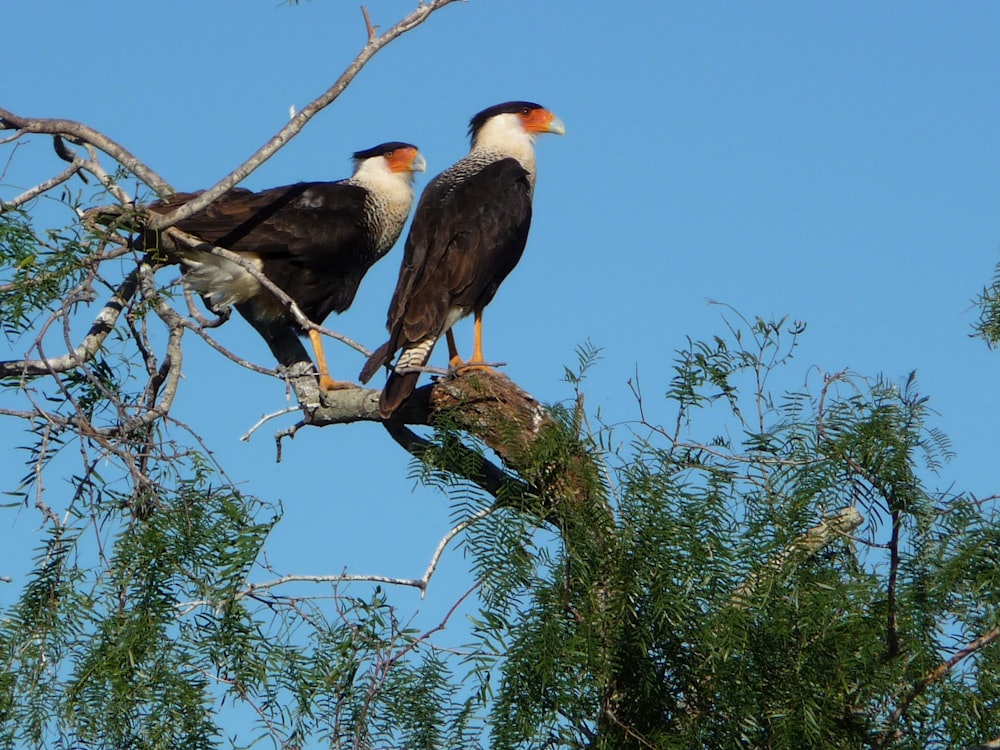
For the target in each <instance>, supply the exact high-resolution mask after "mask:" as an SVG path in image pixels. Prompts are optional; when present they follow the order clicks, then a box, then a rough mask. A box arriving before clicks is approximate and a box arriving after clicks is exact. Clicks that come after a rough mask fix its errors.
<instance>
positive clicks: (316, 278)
mask: <svg viewBox="0 0 1000 750" xmlns="http://www.w3.org/2000/svg"><path fill="white" fill-rule="evenodd" d="M196 195H198V193H185V194H178V195H175V196H173V197H171V199H170V200H169V201H168V202H162V203H155V204H153V205H152V206H150V209H151V210H153V211H156V212H158V213H164V212H165V211H166V210H169V209H172V208H174V207H176V206H177V205H180V204H182V203H184V202H186V201H188V200H190V199H191V198H192V197H194V196H196ZM367 195H368V193H367V191H366V190H365V189H364V188H361V187H358V186H356V185H348V184H344V183H340V182H303V183H298V184H296V185H286V186H283V187H277V188H271V189H269V190H262V191H260V192H256V193H255V192H251V191H249V190H244V189H242V188H234V189H233V190H230V191H229V192H227V193H226V194H225V195H223V196H221V197H220V198H219V199H218V200H217V201H215V202H213V203H212V204H210V205H209V206H208V207H206V208H205V209H203V210H202V211H199V212H198V213H196V214H195V215H194V216H191V217H189V218H187V219H184V220H182V221H180V222H178V224H177V226H178V228H180V229H182V230H184V231H185V232H189V233H190V234H193V235H195V236H197V237H200V238H202V239H204V240H205V241H206V242H209V243H211V244H213V245H217V246H219V247H224V248H226V249H228V250H232V251H233V252H237V253H241V254H244V255H247V256H249V257H255V258H260V259H261V260H262V261H263V269H262V270H263V272H264V274H265V275H266V276H267V277H268V278H269V279H271V280H272V281H273V282H274V283H275V284H277V285H278V286H279V287H281V288H282V289H283V290H285V292H286V293H288V295H289V296H291V297H292V298H293V299H295V301H296V302H297V303H298V304H299V306H300V307H301V308H302V311H303V312H304V313H305V314H306V315H307V316H308V317H309V318H310V319H311V320H314V321H317V322H322V320H323V319H324V318H326V316H327V315H328V314H329V313H330V312H332V311H337V312H342V311H343V310H345V309H347V307H348V306H349V305H350V304H351V302H352V301H353V299H354V295H355V293H356V292H357V289H358V285H359V284H360V283H361V279H362V277H363V276H364V275H365V273H366V272H367V270H368V269H369V268H370V267H371V265H372V264H373V263H374V262H375V261H376V260H378V257H377V255H376V252H375V241H374V238H373V236H372V233H371V232H370V231H368V227H367V225H366V222H365V200H366V198H367Z"/></svg>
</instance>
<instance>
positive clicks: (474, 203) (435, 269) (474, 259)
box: [360, 101, 566, 419]
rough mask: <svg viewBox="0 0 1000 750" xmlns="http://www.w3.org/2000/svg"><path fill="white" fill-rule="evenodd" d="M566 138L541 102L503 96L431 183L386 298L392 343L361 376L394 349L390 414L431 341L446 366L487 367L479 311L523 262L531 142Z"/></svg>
mask: <svg viewBox="0 0 1000 750" xmlns="http://www.w3.org/2000/svg"><path fill="white" fill-rule="evenodd" d="M542 133H555V134H557V135H564V134H565V133H566V126H565V125H564V124H563V121H562V120H561V119H559V117H557V116H556V115H555V114H554V113H552V112H550V111H549V110H548V109H546V108H544V107H543V106H541V105H540V104H535V103H534V102H527V101H510V102H504V103H503V104H497V105H494V106H492V107H488V108H487V109H484V110H483V111H481V112H479V113H478V114H476V115H474V116H473V117H472V119H471V120H470V122H469V136H470V138H471V142H472V143H471V149H470V150H469V153H468V154H467V155H466V156H464V157H463V158H461V159H460V160H459V161H457V162H456V163H455V164H453V165H452V166H451V167H449V168H448V169H446V170H445V171H444V172H442V173H441V174H439V175H437V176H436V177H434V178H433V179H431V180H430V181H429V182H428V183H427V186H426V187H425V188H424V191H423V193H422V194H421V196H420V201H419V202H418V203H417V208H416V211H415V212H414V215H413V222H412V224H411V226H410V231H409V234H408V235H407V238H406V243H405V245H404V249H403V261H402V265H401V267H400V270H399V278H398V280H397V283H396V289H395V291H394V293H393V296H392V301H391V302H390V304H389V312H388V315H387V320H386V328H387V329H388V331H389V340H388V341H387V342H385V343H384V344H383V345H382V346H380V347H379V348H378V349H376V350H375V352H374V353H373V354H372V355H371V357H369V359H368V361H367V362H366V363H365V366H364V368H363V369H362V371H361V374H360V380H361V382H362V383H366V382H368V380H370V379H371V377H372V376H373V375H374V374H375V371H377V370H378V369H379V368H380V367H383V366H388V364H389V363H390V361H391V360H392V358H393V356H395V354H396V352H397V351H400V350H401V353H400V355H399V358H398V359H397V361H396V365H395V367H394V368H392V369H391V370H390V372H389V376H388V378H387V380H386V384H385V387H384V388H383V389H382V394H381V395H380V397H379V414H380V415H381V417H382V418H383V419H388V418H390V417H391V416H392V415H393V414H394V413H395V412H396V411H397V410H398V409H399V407H400V406H401V405H402V404H403V402H404V401H405V400H406V399H407V398H408V397H409V395H410V394H411V393H412V392H413V390H414V389H415V388H416V383H417V380H418V379H419V377H420V371H419V370H415V369H413V368H420V367H423V366H425V365H426V364H427V361H428V359H429V358H430V355H431V351H432V350H433V348H434V344H435V343H436V342H437V340H438V339H439V338H440V337H441V336H442V335H445V336H446V337H447V341H448V353H449V364H450V366H451V367H452V368H453V369H463V368H467V367H473V368H481V369H488V368H487V367H486V366H485V364H484V363H485V359H484V358H483V342H482V326H483V308H485V307H486V306H487V305H488V304H489V303H490V301H491V300H492V299H493V296H494V295H495V294H496V292H497V289H498V288H499V287H500V284H501V282H502V281H503V280H504V279H505V278H506V277H507V275H508V274H509V273H510V272H511V271H512V270H513V269H514V266H515V265H517V262H518V261H519V260H520V259H521V254H522V253H523V252H524V247H525V244H526V243H527V240H528V230H529V228H530V226H531V201H532V195H533V192H534V187H535V175H536V170H535V148H534V144H535V139H536V138H537V137H538V136H539V135H541V134H542ZM470 313H471V314H473V315H474V317H475V325H474V329H473V330H474V334H473V336H474V338H473V351H472V358H471V359H470V360H469V361H468V362H463V361H462V359H461V358H460V357H459V355H458V351H457V349H456V346H455V339H454V336H453V334H452V332H451V328H452V326H453V325H454V324H455V323H456V322H458V321H459V320H460V319H462V318H464V317H466V316H467V315H469V314H470Z"/></svg>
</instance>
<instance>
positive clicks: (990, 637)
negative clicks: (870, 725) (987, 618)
mask: <svg viewBox="0 0 1000 750" xmlns="http://www.w3.org/2000/svg"><path fill="white" fill-rule="evenodd" d="M998 638H1000V626H998V627H995V628H993V629H992V630H990V631H989V632H988V633H985V634H983V635H981V636H979V637H978V638H976V639H975V640H974V641H972V642H971V643H969V644H968V645H966V646H964V647H963V648H960V649H959V650H958V651H956V652H955V653H954V654H953V655H952V656H951V658H949V659H947V660H946V661H944V662H942V663H941V664H939V665H938V666H937V667H935V668H934V669H933V670H931V671H930V672H929V673H928V674H927V675H926V676H924V678H923V679H922V680H920V682H918V683H917V684H916V685H914V686H913V688H911V689H910V692H908V693H907V694H906V695H905V696H904V697H903V699H902V700H901V701H900V702H899V705H898V706H896V709H895V710H894V711H893V712H892V714H891V715H890V716H889V719H888V721H887V722H886V723H887V724H888V725H889V726H890V727H891V726H892V725H894V724H896V722H898V721H899V720H900V719H901V718H903V716H904V715H905V714H906V712H907V711H908V710H909V708H910V706H911V705H912V704H913V701H915V700H916V699H917V698H918V697H919V696H920V695H921V694H922V693H923V692H924V691H925V690H926V689H927V688H928V687H929V686H930V685H932V684H934V683H935V682H937V681H938V680H940V679H941V678H942V677H944V676H945V675H946V674H948V672H950V671H951V670H952V669H953V668H954V667H955V666H956V665H957V664H959V663H961V662H962V661H964V660H965V659H967V658H969V657H970V656H972V655H973V654H975V653H977V652H979V651H982V650H983V649H984V648H986V647H987V646H989V645H990V644H991V643H993V642H994V641H996V640H997V639H998ZM896 739H898V732H897V731H896V730H890V731H887V732H886V733H885V734H883V735H882V737H881V738H880V739H879V742H878V744H877V745H875V747H877V748H882V747H888V746H889V744H890V743H892V742H893V741H895V740H896Z"/></svg>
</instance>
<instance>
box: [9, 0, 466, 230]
mask: <svg viewBox="0 0 1000 750" xmlns="http://www.w3.org/2000/svg"><path fill="white" fill-rule="evenodd" d="M453 2H456V0H432V1H431V2H427V3H421V4H420V5H419V6H418V7H417V9H416V10H414V11H413V12H412V13H410V14H409V15H408V16H406V17H405V18H404V19H403V20H401V21H399V22H398V23H397V24H396V25H395V26H393V27H392V28H391V29H389V30H388V31H386V32H385V33H384V34H382V35H381V36H369V39H368V42H367V43H366V44H365V46H364V47H363V48H362V50H361V52H359V53H358V55H357V57H355V58H354V61H353V62H351V64H350V65H348V66H347V69H346V70H345V71H344V72H343V73H342V74H341V76H340V78H338V79H337V81H336V82H335V83H334V84H333V85H332V86H331V87H330V88H328V89H327V90H326V91H324V92H323V93H322V94H320V96H318V97H316V99H314V100H313V101H311V102H310V103H309V104H307V105H306V106H305V107H303V108H302V109H301V110H300V111H299V113H298V114H296V115H295V116H294V117H293V118H292V119H291V120H290V121H289V122H288V124H287V125H285V127H283V128H282V129H281V130H279V131H278V132H277V133H276V134H275V135H274V136H273V137H272V138H271V139H270V140H269V141H268V142H267V143H265V144H264V145H263V146H261V147H260V148H259V149H258V150H257V151H256V152H255V153H254V154H252V155H251V156H250V158H248V159H247V160H246V161H245V162H243V164H241V165H240V166H239V167H237V168H236V169H235V170H233V171H232V172H230V173H229V174H228V175H227V176H226V177H224V178H222V179H221V180H219V182H217V183H216V184H215V185H213V186H212V187H210V188H209V189H208V190H206V191H204V192H203V193H201V194H199V195H198V196H197V197H196V198H194V199H193V200H190V201H188V202H187V203H185V204H184V205H183V206H180V207H178V208H176V209H174V210H173V211H171V212H170V213H168V214H163V215H161V216H158V217H154V218H153V221H152V222H151V226H153V227H155V228H157V229H163V228H166V227H169V226H173V225H174V224H176V223H177V222H179V221H182V220H183V219H186V218H188V217H189V216H192V215H193V214H196V213H198V212H199V211H201V210H202V209H203V208H205V207H206V206H207V205H209V204H210V203H211V202H212V201H214V200H215V199H216V198H218V197H219V196H220V195H222V194H223V193H225V192H227V191H228V190H229V189H230V188H232V187H234V186H236V185H238V184H239V183H240V182H242V181H243V180H245V179H246V178H247V176H248V175H249V174H251V173H252V172H253V171H254V170H255V169H257V167H259V166H260V165H261V164H263V163H264V162H265V161H267V160H268V159H270V158H271V157H272V156H274V154H276V153H277V152H278V150H279V149H281V148H282V147H283V146H284V145H285V144H286V143H287V142H288V141H289V140H290V139H292V138H293V137H294V136H295V135H297V134H298V133H299V131H300V130H302V128H304V127H305V125H306V123H308V122H309V120H311V119H312V118H313V117H314V116H315V115H316V114H318V113H319V112H321V111H322V110H323V109H325V108H326V107H328V106H329V105H330V104H332V103H333V102H334V101H336V100H337V98H338V97H339V96H340V95H341V94H342V93H343V92H344V90H345V89H346V88H347V87H348V86H349V85H350V83H351V82H352V81H353V80H354V78H355V77H356V76H357V75H358V73H360V72H361V69H362V68H364V66H365V65H366V64H367V63H368V61H369V60H370V59H371V58H372V57H373V56H374V55H375V54H376V53H377V52H378V51H379V50H381V49H382V48H383V47H385V46H386V45H387V44H389V43H390V42H391V41H393V40H394V39H396V38H397V37H399V36H401V35H403V34H405V33H406V32H407V31H410V30H411V29H414V28H416V27H417V26H419V25H420V24H422V23H423V22H424V21H426V20H427V19H428V18H429V17H430V15H431V14H432V13H434V12H435V11H437V10H440V9H441V8H443V7H444V6H446V5H450V4H451V3H453ZM0 115H2V110H0Z"/></svg>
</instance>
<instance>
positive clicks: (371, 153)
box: [144, 142, 426, 390]
mask: <svg viewBox="0 0 1000 750" xmlns="http://www.w3.org/2000/svg"><path fill="white" fill-rule="evenodd" d="M425 169H426V162H425V161H424V157H423V156H421V154H420V152H419V151H417V148H416V146H413V145H411V144H409V143H400V142H391V143H383V144H382V145H380V146H375V147H374V148H370V149H368V150H366V151H358V152H357V153H355V154H354V174H353V175H352V176H351V177H349V178H347V179H345V180H340V181H339V182H300V183H298V184H295V185H286V186H283V187H276V188H270V189H268V190H262V191H260V192H258V193H254V192H251V191H249V190H244V189H242V188H233V189H232V190H230V191H229V192H227V193H225V194H223V195H222V196H221V197H219V198H218V199H217V200H216V201H214V202H213V203H211V204H209V205H208V206H207V207H206V208H204V209H202V210H201V211H199V212H198V213H196V214H194V215H193V216H191V217H190V218H187V219H182V220H181V221H179V222H177V224H176V225H175V226H176V227H177V228H178V229H181V230H183V231H185V232H188V233H189V234H192V235H194V236H196V237H198V238H199V239H202V240H204V241H205V242H206V243H207V244H209V245H213V246H217V247H222V248H225V249H227V250H230V251H232V252H235V253H239V254H240V255H241V256H243V257H244V258H246V259H247V260H249V261H250V262H251V263H253V264H254V265H255V266H256V267H257V268H258V269H259V270H260V271H261V273H262V274H263V275H264V276H266V277H267V278H268V279H269V280H270V281H272V282H273V283H274V284H275V285H276V286H277V287H278V288H279V289H281V290H282V291H283V292H285V294H287V295H288V296H289V297H291V298H292V299H293V300H294V301H295V303H296V304H297V305H298V306H299V309H300V310H301V311H302V313H303V314H304V315H305V316H306V317H307V318H308V319H309V320H310V321H312V322H314V323H316V324H317V325H318V324H321V323H322V322H323V320H324V319H325V318H326V316H327V315H329V314H330V313H331V312H337V313H341V312H343V311H344V310H346V309H347V308H348V307H350V305H351V302H353V301H354V295H355V294H356V293H357V291H358V286H359V285H360V284H361V279H362V278H363V277H364V275H365V273H366V272H367V271H368V269H369V268H371V267H372V265H373V264H374V263H375V261H377V260H378V259H379V258H381V257H382V256H383V255H385V254H386V253H387V252H388V251H389V250H390V249H391V248H392V246H393V245H394V244H395V243H396V240H397V239H398V238H399V235H400V232H401V231H402V229H403V225H404V224H405V223H406V218H407V216H408V215H409V213H410V207H411V206H412V204H413V176H414V172H422V171H424V170H425ZM196 195H198V193H177V194H175V195H173V196H171V197H170V198H169V199H168V200H166V201H160V202H157V203H153V204H152V205H150V206H149V210H150V212H152V213H155V214H166V213H168V212H169V211H171V210H173V209H175V208H177V207H178V206H180V205H182V204H184V203H186V202H188V201H189V200H191V199H192V198H193V197H195V196H196ZM151 234H152V233H150V232H147V234H146V237H145V239H144V242H145V245H146V247H147V248H151V247H152V243H154V242H157V241H158V239H157V238H156V237H155V236H152V237H151V236H150V235H151ZM167 249H168V250H172V251H173V252H175V253H176V254H177V255H179V256H180V257H181V261H182V263H183V264H184V265H186V266H187V268H188V270H187V272H186V273H185V274H184V277H183V278H184V282H185V283H186V284H187V286H189V287H190V288H191V289H194V290H195V291H197V292H198V293H200V294H202V295H204V296H205V297H206V298H207V300H208V302H209V303H210V304H211V305H212V306H213V307H224V306H226V305H234V306H235V307H236V309H237V310H238V311H239V312H240V314H241V315H242V316H243V317H244V318H246V319H247V320H248V321H249V322H250V323H251V324H252V325H253V326H254V328H256V329H257V330H258V331H259V332H260V333H261V334H262V335H263V336H264V338H265V340H267V341H268V343H270V341H271V338H270V337H269V336H268V331H269V330H273V329H276V328H279V327H292V328H295V329H296V330H298V331H299V332H300V333H302V330H301V328H300V327H299V325H298V324H297V323H296V321H295V319H294V317H293V316H292V315H291V313H290V312H289V311H288V309H287V308H286V307H285V305H284V304H282V303H281V302H280V301H279V300H278V298H277V297H275V296H274V295H273V294H272V293H271V292H269V291H268V290H267V289H265V288H264V287H263V286H262V285H261V284H260V282H258V281H257V279H255V278H254V277H253V275H252V274H251V273H249V272H248V271H247V270H246V269H244V268H241V267H240V266H239V265H238V264H236V263H233V262H232V261H229V260H226V259H225V258H221V257H219V256H217V255H212V254H211V253H208V252H204V251H199V250H197V248H195V249H193V250H192V249H190V248H181V247H174V246H173V244H172V243H171V244H170V246H169V247H168V248H167ZM308 335H309V339H310V340H311V341H312V345H313V349H314V350H315V352H316V364H317V369H318V370H319V376H320V387H321V388H322V389H323V390H329V389H333V388H339V387H347V386H350V385H352V384H350V383H340V382H337V381H334V380H332V379H331V378H330V373H329V370H328V369H327V366H326V358H325V357H324V355H323V345H322V339H321V336H320V334H319V332H317V331H315V330H310V331H309V332H308Z"/></svg>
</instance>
